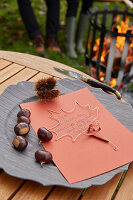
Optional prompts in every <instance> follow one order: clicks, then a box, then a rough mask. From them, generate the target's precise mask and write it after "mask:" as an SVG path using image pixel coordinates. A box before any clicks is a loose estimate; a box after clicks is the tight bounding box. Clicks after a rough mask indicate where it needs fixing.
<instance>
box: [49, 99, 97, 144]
mask: <svg viewBox="0 0 133 200" xmlns="http://www.w3.org/2000/svg"><path fill="white" fill-rule="evenodd" d="M49 113H50V118H51V119H52V120H55V121H56V122H57V124H56V125H55V126H54V127H50V128H49V130H50V131H51V132H53V133H55V134H56V139H55V140H59V139H61V138H63V137H70V138H71V139H72V141H73V142H75V141H76V139H77V138H78V137H79V136H80V135H81V134H85V133H87V130H88V127H89V125H90V124H91V123H93V122H94V121H95V120H97V119H98V113H99V107H95V108H93V109H92V108H90V105H89V104H87V105H85V106H83V105H81V104H79V103H78V102H75V103H74V106H73V108H72V109H71V110H64V109H60V110H59V111H52V110H49Z"/></svg>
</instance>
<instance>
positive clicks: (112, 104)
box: [0, 79, 133, 188]
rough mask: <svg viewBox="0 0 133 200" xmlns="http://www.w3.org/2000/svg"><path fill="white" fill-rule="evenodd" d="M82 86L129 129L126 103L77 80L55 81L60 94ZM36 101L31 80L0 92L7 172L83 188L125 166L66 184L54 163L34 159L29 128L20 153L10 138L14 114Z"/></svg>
mask: <svg viewBox="0 0 133 200" xmlns="http://www.w3.org/2000/svg"><path fill="white" fill-rule="evenodd" d="M85 87H88V89H89V90H90V91H91V92H92V93H93V94H94V95H95V96H96V98H97V99H98V100H99V101H100V102H101V103H102V104H103V105H104V107H105V108H106V109H107V110H108V111H109V112H110V113H111V114H112V115H113V116H114V117H115V118H117V119H118V120H119V121H120V122H121V123H122V124H123V125H124V126H126V127H127V128H128V129H129V130H130V131H132V132H133V110H132V107H131V105H130V104H128V103H123V102H121V101H120V100H118V99H117V98H116V97H115V96H114V95H109V94H107V93H105V92H103V91H102V89H99V88H98V89H97V88H93V87H91V86H88V85H87V84H85V83H84V82H82V81H79V80H74V81H72V80H69V79H60V80H59V81H58V84H57V88H58V89H59V90H60V91H61V94H62V95H63V94H66V93H69V92H72V91H76V90H79V89H82V88H85ZM36 100H38V99H37V97H36V95H35V92H34V83H33V82H19V83H18V84H17V85H10V86H8V87H7V88H6V90H5V91H4V92H3V93H2V95H0V168H2V169H3V170H4V171H5V172H6V173H7V174H9V175H11V176H15V177H19V178H22V179H27V180H32V181H36V182H38V183H41V184H42V185H44V186H48V185H60V186H65V187H71V188H86V187H90V186H92V185H102V184H104V183H106V182H107V181H109V180H110V179H111V178H112V177H113V176H114V175H116V174H117V173H119V172H122V171H124V170H127V169H128V167H129V164H126V165H124V166H121V167H119V168H117V169H114V170H112V171H110V172H107V173H104V174H101V175H99V176H96V177H93V178H90V179H86V180H83V181H80V182H77V183H74V184H69V183H68V181H67V180H66V179H65V178H64V176H63V175H62V174H61V172H60V171H59V170H58V168H57V167H56V166H55V165H54V163H50V164H45V166H44V167H43V168H41V167H40V165H39V164H38V163H37V162H36V161H35V158H34V153H35V151H36V150H38V149H39V146H38V139H37V136H36V134H35V132H34V130H33V129H32V127H31V130H30V133H29V134H28V135H27V136H26V138H27V140H28V147H27V149H26V150H25V151H23V152H21V153H20V152H18V151H16V150H15V149H14V148H13V147H12V141H13V138H14V137H15V134H14V126H15V124H16V123H17V113H18V111H19V110H20V107H19V104H21V103H24V102H31V101H36ZM108 120H109V119H108ZM40 148H41V147H40ZM97 167H98V166H97Z"/></svg>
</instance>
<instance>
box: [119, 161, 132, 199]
mask: <svg viewBox="0 0 133 200" xmlns="http://www.w3.org/2000/svg"><path fill="white" fill-rule="evenodd" d="M115 199H116V200H133V163H131V165H130V167H129V169H128V171H127V173H126V176H125V178H124V180H123V182H122V185H121V187H120V189H119V191H118V193H117V194H116V198H115Z"/></svg>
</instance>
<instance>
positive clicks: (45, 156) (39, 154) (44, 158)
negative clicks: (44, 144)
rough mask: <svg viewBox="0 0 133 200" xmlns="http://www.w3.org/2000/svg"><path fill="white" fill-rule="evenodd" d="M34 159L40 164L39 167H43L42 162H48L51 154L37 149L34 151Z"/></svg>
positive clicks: (50, 159)
mask: <svg viewBox="0 0 133 200" xmlns="http://www.w3.org/2000/svg"><path fill="white" fill-rule="evenodd" d="M35 159H36V161H37V162H38V163H40V164H41V167H43V164H44V163H49V162H51V161H52V154H51V153H50V152H48V151H44V150H37V151H36V152H35Z"/></svg>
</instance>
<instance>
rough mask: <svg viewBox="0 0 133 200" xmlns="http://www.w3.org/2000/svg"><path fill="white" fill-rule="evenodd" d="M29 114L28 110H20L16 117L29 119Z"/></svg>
mask: <svg viewBox="0 0 133 200" xmlns="http://www.w3.org/2000/svg"><path fill="white" fill-rule="evenodd" d="M30 115H31V112H30V111H29V110H28V109H21V110H20V111H19V112H18V114H17V117H18V118H19V117H20V116H25V117H28V118H29V117H30Z"/></svg>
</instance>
